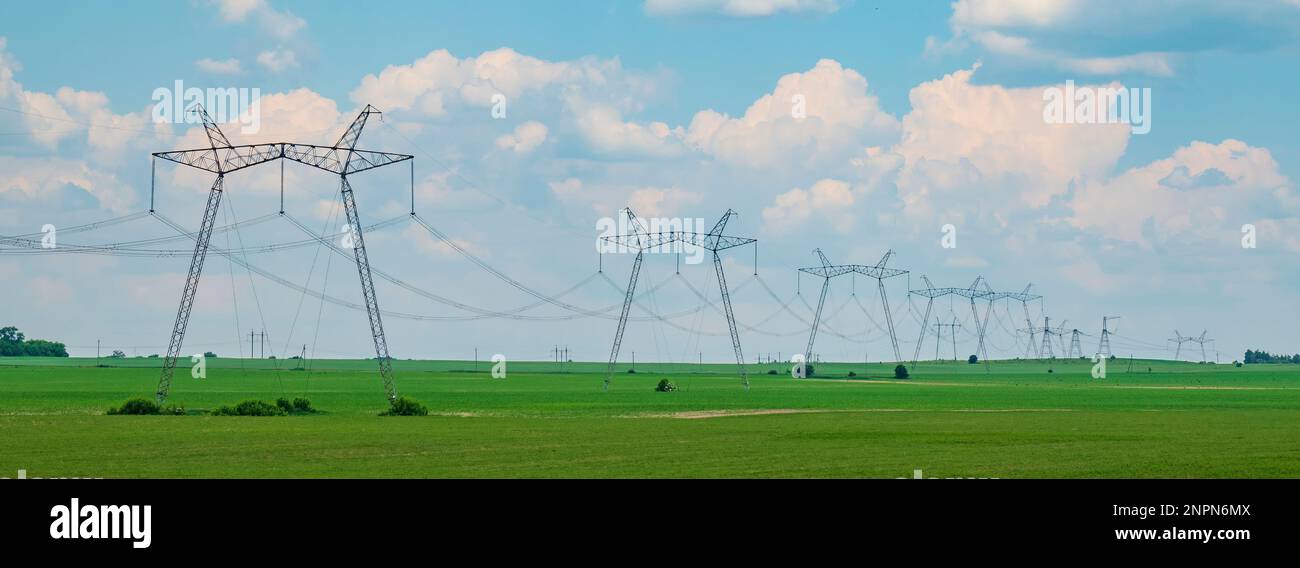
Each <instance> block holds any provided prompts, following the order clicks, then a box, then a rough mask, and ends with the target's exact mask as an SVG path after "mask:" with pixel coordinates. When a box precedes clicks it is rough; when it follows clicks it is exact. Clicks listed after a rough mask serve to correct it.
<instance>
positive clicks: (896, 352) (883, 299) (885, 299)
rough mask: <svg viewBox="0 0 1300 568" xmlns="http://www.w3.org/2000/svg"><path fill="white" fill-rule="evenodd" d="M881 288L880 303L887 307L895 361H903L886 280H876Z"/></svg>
mask: <svg viewBox="0 0 1300 568" xmlns="http://www.w3.org/2000/svg"><path fill="white" fill-rule="evenodd" d="M876 286H877V287H879V288H880V304H881V305H882V306H884V307H885V323H886V324H887V325H888V326H889V341H890V342H891V343H893V344H894V361H896V362H899V363H902V362H903V354H902V353H900V352H899V350H898V336H897V335H895V334H894V315H893V314H892V313H891V312H890V310H889V298H888V297H886V296H885V281H884V280H876Z"/></svg>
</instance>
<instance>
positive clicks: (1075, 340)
mask: <svg viewBox="0 0 1300 568" xmlns="http://www.w3.org/2000/svg"><path fill="white" fill-rule="evenodd" d="M1075 357H1083V344H1081V343H1079V330H1078V329H1075V330H1073V331H1072V333H1070V350H1069V351H1067V352H1066V353H1065V358H1066V359H1073V358H1075Z"/></svg>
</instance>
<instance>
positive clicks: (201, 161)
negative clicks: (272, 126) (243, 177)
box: [153, 143, 284, 174]
mask: <svg viewBox="0 0 1300 568" xmlns="http://www.w3.org/2000/svg"><path fill="white" fill-rule="evenodd" d="M283 146H284V145H283V144H281V143H275V144H243V145H239V146H227V147H224V148H217V149H216V150H212V149H207V148H205V149H199V150H176V151H173V152H156V153H154V154H153V156H154V157H156V158H161V159H164V160H167V161H169V162H176V163H178V164H181V165H184V166H190V167H192V168H197V169H200V170H203V171H206V172H212V173H214V174H221V173H230V172H234V171H238V170H242V169H244V168H248V167H252V166H256V165H258V164H261V163H265V162H270V161H272V160H277V159H279V158H280V157H281V155H282V153H283Z"/></svg>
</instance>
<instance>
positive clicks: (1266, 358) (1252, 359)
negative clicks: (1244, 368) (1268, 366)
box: [1243, 349, 1300, 365]
mask: <svg viewBox="0 0 1300 568" xmlns="http://www.w3.org/2000/svg"><path fill="white" fill-rule="evenodd" d="M1243 362H1244V363H1245V364H1247V365H1249V364H1251V363H1300V353H1297V354H1295V355H1274V354H1272V353H1269V352H1268V351H1254V350H1251V349H1247V350H1246V359H1245V360H1244V361H1243Z"/></svg>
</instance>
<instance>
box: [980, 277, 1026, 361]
mask: <svg viewBox="0 0 1300 568" xmlns="http://www.w3.org/2000/svg"><path fill="white" fill-rule="evenodd" d="M1033 286H1034V285H1033V284H1030V285H1028V286H1025V289H1024V290H1021V291H1019V292H994V291H993V288H992V287H990V286H989V283H988V280H985V281H984V290H985V292H986V293H985V295H984V297H983V299H985V300H988V302H989V304H988V306H987V307H986V308H985V310H984V325H983V326H980V328H979V334H980V338H979V345H980V350H981V351H983V350H984V337H985V334H986V333H987V332H988V325H989V317H990V316H991V315H992V313H993V308H994V306H993V304H994V303H996V302H997V301H998V300H1003V299H1007V300H1019V301H1020V305H1021V306H1022V307H1023V308H1024V309H1025V325H1027V326H1029V327H1030V330H1029V351H1033V350H1035V349H1037V346H1035V345H1034V330H1033V329H1032V328H1033V325H1034V324H1033V322H1032V320H1031V318H1030V317H1029V302H1031V301H1033V300H1041V299H1043V297H1042V296H1039V295H1037V294H1030V293H1029V289H1030V288H1032V287H1033ZM973 302H974V300H973V299H972V303H973ZM1007 315H1008V316H1010V315H1011V311H1010V310H1008V311H1007ZM986 360H987V359H986Z"/></svg>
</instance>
